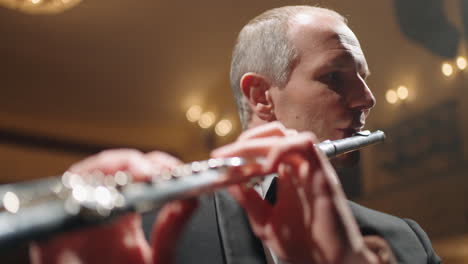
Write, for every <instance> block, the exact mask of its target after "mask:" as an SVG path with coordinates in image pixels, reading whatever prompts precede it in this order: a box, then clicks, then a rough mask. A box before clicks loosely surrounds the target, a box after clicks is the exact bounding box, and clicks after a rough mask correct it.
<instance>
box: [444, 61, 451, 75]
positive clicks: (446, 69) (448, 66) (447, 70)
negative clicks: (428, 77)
mask: <svg viewBox="0 0 468 264" xmlns="http://www.w3.org/2000/svg"><path fill="white" fill-rule="evenodd" d="M442 73H443V74H444V75H445V76H447V77H449V76H450V75H452V74H453V67H452V65H451V64H450V63H447V62H444V63H442Z"/></svg>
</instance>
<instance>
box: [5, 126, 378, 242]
mask: <svg viewBox="0 0 468 264" xmlns="http://www.w3.org/2000/svg"><path fill="white" fill-rule="evenodd" d="M384 139H385V134H384V132H382V131H375V132H373V133H370V132H368V131H362V132H359V133H357V134H356V135H355V136H352V137H349V138H345V139H340V140H335V141H329V140H327V141H324V142H321V143H318V144H316V145H315V146H316V147H317V148H318V149H320V150H321V151H323V152H324V154H325V155H326V156H327V157H329V158H333V157H335V156H339V155H342V154H344V153H347V152H350V151H355V150H358V149H360V148H362V147H365V146H368V145H371V144H375V143H379V142H382V141H383V140H384ZM240 166H259V164H258V163H255V162H252V160H246V159H243V158H238V157H234V158H225V159H210V160H207V161H200V162H193V163H190V164H185V165H183V166H181V167H178V168H177V169H176V170H174V171H172V173H171V175H169V176H170V178H169V179H168V180H165V181H161V180H157V178H156V177H155V179H156V180H155V181H153V182H150V183H148V182H147V183H131V184H127V185H125V186H124V187H122V188H121V189H120V190H118V191H119V192H118V193H117V194H116V193H115V191H114V189H111V190H110V191H114V192H110V191H109V189H106V188H103V187H102V186H98V187H97V188H95V189H93V190H94V193H96V192H97V191H98V189H99V188H101V189H100V190H99V191H101V193H103V194H106V190H107V192H108V193H107V194H112V195H113V196H112V197H114V198H115V199H114V200H112V202H113V203H112V204H111V206H110V207H109V199H107V200H106V201H105V202H106V203H103V200H102V199H101V200H99V199H97V198H96V200H93V201H91V202H90V201H81V202H79V201H78V200H80V199H79V198H80V193H79V192H78V189H80V190H85V189H86V188H84V186H83V185H78V186H76V188H71V189H68V191H67V192H66V193H67V195H68V196H67V197H63V192H62V197H61V198H60V192H56V191H55V190H54V189H55V188H62V190H63V189H64V188H63V187H64V186H62V185H63V183H62V182H63V177H64V176H62V179H60V178H59V177H55V178H48V179H46V180H40V181H37V180H36V181H33V182H29V183H21V184H9V185H5V186H0V197H3V200H2V202H3V204H2V206H3V207H4V208H6V207H7V206H8V205H7V204H6V201H5V200H6V197H7V193H10V194H11V193H17V194H18V195H19V196H20V197H21V196H22V198H24V200H28V199H29V200H31V201H36V200H38V197H46V196H47V197H48V198H51V197H52V198H53V199H49V200H46V199H44V200H45V201H44V202H39V203H38V204H35V205H33V206H29V207H24V208H23V207H21V208H19V210H17V212H9V211H7V210H4V211H3V212H0V251H1V250H4V249H8V248H10V247H11V246H15V245H17V244H18V243H21V242H25V241H29V240H33V239H41V238H44V237H48V236H50V235H52V234H55V233H59V232H63V231H68V230H73V229H77V228H82V227H84V226H89V225H95V224H98V223H101V222H105V221H108V220H110V219H112V218H114V217H115V216H118V215H122V214H125V213H128V212H140V213H143V212H147V211H150V210H154V209H157V208H159V207H161V206H162V205H163V204H165V203H167V202H169V201H172V200H176V199H184V198H189V197H195V196H198V195H200V194H203V193H208V192H212V191H215V190H217V189H220V188H223V187H226V186H227V185H229V184H234V183H240V182H246V181H248V180H249V179H244V178H242V179H241V178H235V179H233V180H227V179H223V177H222V175H223V172H225V171H226V170H228V169H235V168H238V167H240ZM255 177H257V178H258V177H262V176H255ZM85 187H86V186H85ZM88 187H89V186H88ZM22 193H23V194H24V195H21V194H22ZM25 193H27V194H28V195H26V194H25ZM10 196H11V195H10ZM28 196H29V197H28ZM104 196H105V195H104ZM6 209H7V208H6Z"/></svg>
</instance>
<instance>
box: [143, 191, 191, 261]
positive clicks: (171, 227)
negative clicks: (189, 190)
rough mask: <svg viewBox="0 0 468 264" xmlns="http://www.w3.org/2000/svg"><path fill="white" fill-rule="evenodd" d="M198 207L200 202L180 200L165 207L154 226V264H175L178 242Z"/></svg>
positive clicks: (152, 245)
mask: <svg viewBox="0 0 468 264" xmlns="http://www.w3.org/2000/svg"><path fill="white" fill-rule="evenodd" d="M197 206H198V200H197V199H195V198H193V199H187V200H178V201H174V202H171V203H169V204H167V205H165V206H164V207H163V208H162V209H161V211H160V213H159V214H158V217H157V219H156V222H155V224H154V225H153V231H152V242H151V247H152V249H153V263H154V264H172V263H175V259H174V258H175V249H176V245H177V241H178V239H179V237H180V235H181V233H182V230H183V228H184V226H185V224H186V223H187V222H188V220H189V219H190V216H191V215H192V214H193V212H194V211H195V209H196V208H197Z"/></svg>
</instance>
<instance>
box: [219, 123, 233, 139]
mask: <svg viewBox="0 0 468 264" xmlns="http://www.w3.org/2000/svg"><path fill="white" fill-rule="evenodd" d="M231 130H232V123H231V121H229V120H228V119H222V120H221V121H219V122H218V123H217V124H216V127H215V132H216V134H217V135H218V136H221V137H224V136H226V135H228V134H229V133H230V132H231Z"/></svg>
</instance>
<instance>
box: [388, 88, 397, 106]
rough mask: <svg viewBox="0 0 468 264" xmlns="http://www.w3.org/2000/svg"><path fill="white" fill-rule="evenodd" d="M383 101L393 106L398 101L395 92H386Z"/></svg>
mask: <svg viewBox="0 0 468 264" xmlns="http://www.w3.org/2000/svg"><path fill="white" fill-rule="evenodd" d="M385 99H387V102H389V103H390V104H394V103H396V102H397V101H398V95H397V93H396V92H395V91H393V90H388V91H387V93H386V94H385Z"/></svg>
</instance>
